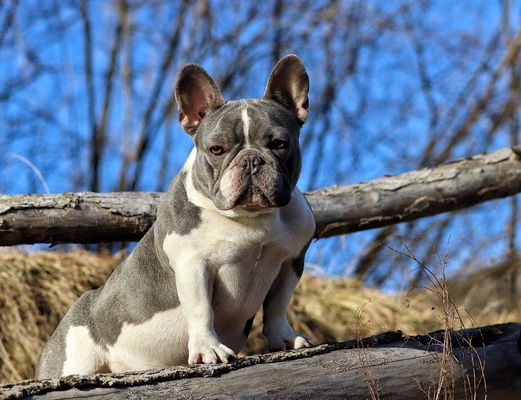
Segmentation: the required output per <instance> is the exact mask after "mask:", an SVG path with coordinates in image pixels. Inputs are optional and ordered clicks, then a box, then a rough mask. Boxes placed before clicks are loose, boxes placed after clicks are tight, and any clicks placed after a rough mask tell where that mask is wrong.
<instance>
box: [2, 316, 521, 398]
mask: <svg viewBox="0 0 521 400" xmlns="http://www.w3.org/2000/svg"><path fill="white" fill-rule="evenodd" d="M520 331H521V324H501V325H493V326H488V327H483V328H475V329H468V330H461V331H450V332H445V331H438V332H434V333H431V334H428V335H423V336H415V337H406V336H404V335H402V333H401V332H387V333H383V334H380V335H377V336H373V337H370V338H367V339H363V340H360V341H356V340H354V341H349V342H343V343H335V344H326V345H321V346H317V347H315V348H311V349H304V350H299V351H289V352H279V353H271V354H264V355H258V356H249V357H244V358H242V359H239V360H238V361H236V362H234V363H232V364H228V365H217V366H197V367H193V368H188V367H175V368H170V369H163V370H150V371H144V372H133V373H126V374H99V375H90V376H70V377H66V378H62V379H54V380H31V381H23V382H17V383H13V384H4V385H0V397H3V398H6V399H20V398H24V397H27V396H31V398H33V399H69V398H91V397H92V398H96V399H104V398H110V399H128V398H132V399H147V398H154V399H171V398H176V399H229V398H233V399H242V398H244V399H249V398H255V399H264V398H265V399H272V398H280V399H289V400H291V399H302V398H304V399H365V398H379V399H414V400H417V399H428V398H438V397H436V393H438V394H439V398H453V399H466V398H478V399H481V398H485V397H486V396H488V398H490V399H495V400H502V399H515V398H521V353H520V341H519V340H520V336H519V334H520ZM474 396H475V397H474Z"/></svg>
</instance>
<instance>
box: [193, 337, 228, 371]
mask: <svg viewBox="0 0 521 400" xmlns="http://www.w3.org/2000/svg"><path fill="white" fill-rule="evenodd" d="M236 358H237V355H236V354H235V353H234V352H233V350H232V349H230V348H228V347H226V346H225V345H224V344H222V343H219V342H218V341H213V340H211V341H206V342H205V341H196V343H191V344H190V345H189V346H188V364H190V365H195V364H221V363H223V364H228V363H229V362H231V361H233V360H235V359H236Z"/></svg>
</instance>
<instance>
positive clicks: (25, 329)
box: [0, 250, 118, 382]
mask: <svg viewBox="0 0 521 400" xmlns="http://www.w3.org/2000/svg"><path fill="white" fill-rule="evenodd" d="M117 263H118V260H117V258H114V257H111V256H108V255H105V256H103V255H94V254H92V253H89V252H86V251H75V252H71V253H58V252H38V253H23V252H19V251H16V250H7V251H0V382H1V381H14V380H21V379H27V378H30V377H33V376H34V366H35V364H36V362H37V360H38V356H39V354H40V350H41V348H42V346H43V344H44V343H45V341H46V340H47V338H48V337H49V336H50V334H51V333H52V332H53V331H54V329H55V327H56V326H57V325H58V323H59V322H60V319H61V317H62V316H63V315H64V314H65V312H66V311H67V310H68V308H69V307H70V305H71V304H72V303H73V302H74V301H75V300H76V299H77V298H78V297H79V296H80V295H81V294H82V293H83V292H85V291H86V290H88V289H91V288H95V287H99V286H100V285H102V284H103V282H104V281H105V280H106V279H107V277H108V276H109V275H110V273H111V271H112V269H113V268H114V266H115V265H116V264H117Z"/></svg>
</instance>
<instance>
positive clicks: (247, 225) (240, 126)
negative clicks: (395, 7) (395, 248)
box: [36, 55, 315, 378]
mask: <svg viewBox="0 0 521 400" xmlns="http://www.w3.org/2000/svg"><path fill="white" fill-rule="evenodd" d="M308 88H309V81H308V75H307V73H306V70H305V68H304V65H303V64H302V62H301V60H300V59H299V58H298V57H297V56H295V55H289V56H286V57H284V58H282V59H281V60H280V61H279V62H278V63H277V65H276V66H275V68H274V69H273V71H272V72H271V74H270V76H269V79H268V83H267V85H266V91H265V93H264V97H263V98H262V99H257V100H237V101H228V102H226V101H224V99H223V98H222V96H221V93H220V91H219V89H218V88H217V86H216V84H215V82H214V81H213V79H212V78H211V77H210V76H209V75H208V73H207V72H206V71H205V70H204V69H203V68H201V67H200V66H198V65H195V64H191V65H187V66H185V67H184V68H183V69H182V70H181V72H180V74H179V76H178V79H177V83H176V100H177V104H178V108H179V120H180V124H181V126H182V127H183V129H184V130H185V131H186V132H187V133H188V134H189V135H191V136H192V138H193V140H194V144H195V146H194V149H193V151H192V152H191V154H190V156H189V157H188V159H187V161H186V163H185V164H184V166H183V168H182V170H181V172H180V173H179V175H178V176H177V177H176V178H175V179H174V180H173V182H172V183H171V185H170V188H169V190H168V192H167V194H166V195H165V197H164V199H163V200H162V202H161V204H160V205H159V208H158V212H157V220H156V222H155V223H154V225H153V226H152V227H151V228H150V230H149V231H148V232H147V233H146V235H145V236H144V237H143V239H142V240H141V241H140V242H139V243H138V245H137V247H136V248H135V249H134V251H133V252H132V253H131V254H130V256H129V257H128V258H127V259H126V260H125V261H124V262H123V263H122V264H121V265H119V267H118V268H116V270H115V271H114V272H113V273H112V275H111V276H110V278H109V279H108V280H107V282H106V284H105V285H104V286H103V287H101V288H99V289H96V290H91V291H89V292H87V293H85V294H84V295H83V296H81V297H80V299H79V300H78V301H77V302H76V303H75V304H74V305H73V306H72V307H71V309H70V310H69V311H68V313H67V314H66V315H65V317H64V318H63V320H62V321H61V323H60V325H59V326H58V328H57V329H56V331H55V332H54V334H53V335H52V336H51V338H50V339H49V341H48V343H47V344H46V346H45V348H44V349H43V352H42V355H41V357H40V361H39V365H38V368H37V372H36V377H38V378H55V377H60V376H65V375H71V374H92V373H96V372H109V371H112V372H124V371H134V370H144V369H149V368H163V367H169V366H174V365H182V364H187V363H188V364H200V363H207V364H216V363H227V362H230V361H231V360H233V359H234V358H235V357H236V353H238V352H239V351H240V350H241V348H242V346H243V345H244V343H245V341H246V339H247V337H248V334H249V331H250V328H251V325H252V322H253V318H254V316H255V314H256V313H257V311H258V310H259V309H260V307H261V306H262V308H263V334H264V336H265V337H266V338H267V340H268V343H269V346H270V349H272V350H280V349H298V348H302V347H309V346H311V343H310V342H309V341H308V340H307V339H306V338H305V337H303V336H301V335H299V334H298V333H296V332H294V331H293V329H292V328H291V326H290V324H289V323H288V320H287V317H286V313H287V307H288V305H289V302H290V299H291V296H292V293H293V290H294V289H295V286H296V285H297V283H298V281H299V279H300V276H301V275H302V271H303V268H304V253H305V250H306V248H307V246H308V245H309V243H310V241H311V238H312V236H313V233H314V231H315V221H314V218H313V214H312V212H311V209H310V207H309V205H308V203H307V202H306V199H305V198H304V196H303V194H302V193H301V192H300V191H299V190H298V189H297V188H296V186H295V185H296V183H297V179H298V177H299V174H300V169H301V155H300V149H299V143H298V140H299V133H300V128H301V126H302V124H303V123H304V122H305V121H306V117H307V110H308Z"/></svg>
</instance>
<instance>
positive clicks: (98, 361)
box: [62, 326, 106, 376]
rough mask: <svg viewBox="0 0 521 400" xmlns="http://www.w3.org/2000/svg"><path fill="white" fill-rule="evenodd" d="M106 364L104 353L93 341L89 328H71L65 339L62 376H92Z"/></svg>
mask: <svg viewBox="0 0 521 400" xmlns="http://www.w3.org/2000/svg"><path fill="white" fill-rule="evenodd" d="M105 362H106V361H105V357H104V351H103V349H102V348H101V347H100V346H98V345H97V344H96V343H95V342H94V340H93V339H92V337H91V335H90V332H89V328H88V327H86V326H71V327H70V328H69V330H68V331H67V336H66V337H65V362H64V363H63V370H62V376H67V375H75V374H79V375H86V374H92V373H93V372H95V371H97V370H98V369H99V368H100V367H101V366H102V365H103V364H105Z"/></svg>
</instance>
